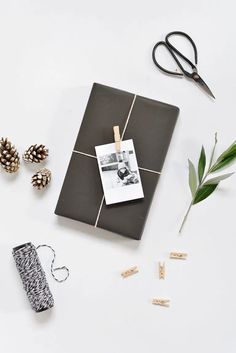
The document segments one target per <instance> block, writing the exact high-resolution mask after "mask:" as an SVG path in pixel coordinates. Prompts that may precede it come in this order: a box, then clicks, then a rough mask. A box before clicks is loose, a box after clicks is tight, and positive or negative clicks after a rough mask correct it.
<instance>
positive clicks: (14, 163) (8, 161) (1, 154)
mask: <svg viewBox="0 0 236 353" xmlns="http://www.w3.org/2000/svg"><path fill="white" fill-rule="evenodd" d="M0 164H1V166H2V167H3V168H4V169H5V171H6V172H8V173H15V172H16V171H17V170H18V169H19V166H20V156H19V154H18V152H17V150H16V148H15V146H13V145H12V143H11V142H10V141H9V140H8V139H7V138H3V137H2V138H1V140H0Z"/></svg>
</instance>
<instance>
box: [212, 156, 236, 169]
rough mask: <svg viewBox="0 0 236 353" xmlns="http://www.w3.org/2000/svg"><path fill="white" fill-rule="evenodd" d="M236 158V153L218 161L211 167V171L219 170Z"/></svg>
mask: <svg viewBox="0 0 236 353" xmlns="http://www.w3.org/2000/svg"><path fill="white" fill-rule="evenodd" d="M235 159H236V153H235V154H232V155H230V156H228V157H227V158H225V159H223V160H222V161H220V162H216V163H215V164H214V165H213V167H212V168H211V173H214V172H216V171H217V170H220V169H223V168H225V167H228V166H229V165H230V164H231V163H232V162H233V161H234V160H235Z"/></svg>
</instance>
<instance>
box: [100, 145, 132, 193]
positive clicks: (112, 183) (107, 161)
mask: <svg viewBox="0 0 236 353" xmlns="http://www.w3.org/2000/svg"><path fill="white" fill-rule="evenodd" d="M99 161H100V164H101V171H102V177H103V181H104V184H105V187H106V188H107V189H113V188H119V187H123V186H127V185H133V184H138V183H139V177H138V173H137V169H136V163H135V155H134V152H133V151H132V150H129V151H122V152H116V153H110V154H106V155H103V156H100V157H99Z"/></svg>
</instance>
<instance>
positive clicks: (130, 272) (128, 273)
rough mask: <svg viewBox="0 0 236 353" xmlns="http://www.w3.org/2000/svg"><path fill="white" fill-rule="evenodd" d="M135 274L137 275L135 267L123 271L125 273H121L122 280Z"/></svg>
mask: <svg viewBox="0 0 236 353" xmlns="http://www.w3.org/2000/svg"><path fill="white" fill-rule="evenodd" d="M135 273H138V267H137V266H133V267H130V268H129V269H128V270H125V271H123V272H121V276H122V277H123V278H126V277H129V276H132V275H134V274H135Z"/></svg>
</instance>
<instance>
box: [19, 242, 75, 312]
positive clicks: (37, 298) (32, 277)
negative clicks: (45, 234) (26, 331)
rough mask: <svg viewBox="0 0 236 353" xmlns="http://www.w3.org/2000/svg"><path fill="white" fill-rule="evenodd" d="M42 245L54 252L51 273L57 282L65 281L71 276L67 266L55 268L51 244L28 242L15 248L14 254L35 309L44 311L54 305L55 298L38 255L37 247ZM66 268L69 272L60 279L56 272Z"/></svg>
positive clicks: (24, 285)
mask: <svg viewBox="0 0 236 353" xmlns="http://www.w3.org/2000/svg"><path fill="white" fill-rule="evenodd" d="M40 247H48V248H50V249H51V250H52V252H53V260H52V263H51V273H52V276H53V278H54V279H55V280H56V281H57V282H64V281H65V280H66V279H67V278H68V276H69V270H68V268H67V267H65V266H63V267H58V268H54V262H55V256H56V255H55V251H54V249H53V248H52V247H51V246H49V245H46V244H44V245H39V246H38V247H37V248H36V247H35V246H34V245H33V244H32V243H26V244H22V245H19V246H17V247H15V248H13V251H12V254H13V257H14V260H15V263H16V267H17V269H18V272H19V274H20V277H21V280H22V283H23V287H24V289H25V291H26V294H27V297H28V299H29V302H30V304H31V307H32V309H33V310H34V311H36V312H37V313H38V312H42V311H45V310H48V309H50V308H52V307H53V306H54V299H53V296H52V293H51V291H50V288H49V285H48V282H47V279H46V275H45V272H44V270H43V267H42V265H41V262H40V260H39V257H38V253H37V249H39V248H40ZM58 270H65V271H66V272H67V274H66V276H65V277H64V278H63V279H61V280H60V279H58V278H56V276H55V272H56V271H58Z"/></svg>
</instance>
